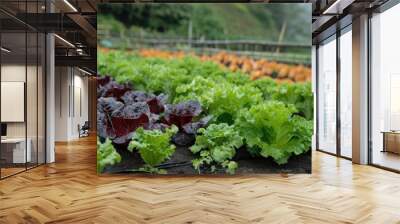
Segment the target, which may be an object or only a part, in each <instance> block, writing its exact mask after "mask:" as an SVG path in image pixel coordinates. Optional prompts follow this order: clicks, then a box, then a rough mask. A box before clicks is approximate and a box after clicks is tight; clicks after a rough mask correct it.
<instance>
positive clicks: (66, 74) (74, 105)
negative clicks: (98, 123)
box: [55, 67, 88, 141]
mask: <svg viewBox="0 0 400 224" xmlns="http://www.w3.org/2000/svg"><path fill="white" fill-rule="evenodd" d="M55 85H56V91H55V120H56V121H55V127H56V132H55V140H56V141H70V140H74V139H77V138H79V132H78V125H83V124H84V122H85V121H88V78H87V77H86V76H84V73H82V72H80V71H79V70H78V69H76V68H72V67H56V84H55ZM79 95H80V97H79ZM80 107H81V108H80ZM80 110H81V111H80Z"/></svg>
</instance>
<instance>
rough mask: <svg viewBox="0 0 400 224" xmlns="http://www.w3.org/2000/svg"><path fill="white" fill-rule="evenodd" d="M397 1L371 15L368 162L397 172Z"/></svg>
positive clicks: (399, 90)
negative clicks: (369, 142) (369, 144)
mask: <svg viewBox="0 0 400 224" xmlns="http://www.w3.org/2000/svg"><path fill="white" fill-rule="evenodd" d="M398 21H400V4H397V5H395V6H393V7H392V8H390V9H388V10H386V11H384V12H382V13H378V14H375V15H373V16H372V18H371V79H370V80H371V83H370V88H371V89H370V92H371V93H370V96H371V97H370V122H371V125H370V140H371V142H372V144H371V149H370V163H372V164H373V165H376V166H379V167H383V168H387V169H391V170H395V171H400V98H399V96H400V63H399V57H398V54H399V52H400V42H399V40H400V32H399V30H398Z"/></svg>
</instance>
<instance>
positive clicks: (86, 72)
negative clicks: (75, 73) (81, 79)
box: [78, 67, 92, 75]
mask: <svg viewBox="0 0 400 224" xmlns="http://www.w3.org/2000/svg"><path fill="white" fill-rule="evenodd" d="M78 70H79V71H81V72H83V73H85V74H87V75H92V74H91V73H90V72H88V71H86V70H83V69H81V68H79V67H78Z"/></svg>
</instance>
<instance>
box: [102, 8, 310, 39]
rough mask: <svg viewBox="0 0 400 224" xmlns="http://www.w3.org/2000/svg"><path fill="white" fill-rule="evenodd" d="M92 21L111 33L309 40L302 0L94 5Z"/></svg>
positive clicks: (306, 15) (307, 23) (308, 25)
mask: <svg viewBox="0 0 400 224" xmlns="http://www.w3.org/2000/svg"><path fill="white" fill-rule="evenodd" d="M99 12H100V13H99V17H98V20H99V21H98V24H101V26H102V28H105V29H108V30H110V31H114V32H126V31H127V30H130V31H133V32H135V33H137V35H141V36H146V35H147V36H161V37H181V38H186V37H187V35H188V29H189V24H190V23H191V25H192V33H193V38H197V39H251V40H265V41H278V40H279V35H280V33H281V30H282V27H284V24H286V29H285V32H284V35H283V39H282V41H283V42H294V43H299V44H310V39H311V37H310V33H311V25H310V23H311V8H310V7H309V5H307V4H290V5H286V4H258V3H257V4H256V3H254V4H243V3H231V4H222V3H220V4H218V3H210V4H204V3H203V4H199V3H198V4H195V3H192V4H187V3H186V4H100V5H99Z"/></svg>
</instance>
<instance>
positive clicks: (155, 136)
mask: <svg viewBox="0 0 400 224" xmlns="http://www.w3.org/2000/svg"><path fill="white" fill-rule="evenodd" d="M177 132H178V128H177V127H176V126H172V127H171V128H167V129H166V130H165V132H163V131H161V130H157V129H155V130H144V129H143V128H142V127H140V128H138V129H137V130H136V131H135V132H134V134H133V137H132V141H131V142H130V143H129V146H128V150H129V151H131V152H133V150H138V151H139V153H140V156H141V157H142V159H143V161H144V162H145V163H146V165H147V166H146V167H145V168H148V169H149V170H150V171H154V170H155V169H154V168H155V166H157V165H160V164H161V163H162V162H164V161H165V160H166V159H168V158H169V157H170V156H171V155H172V154H173V153H174V152H175V146H174V145H172V144H171V143H170V140H171V137H172V136H173V135H174V134H176V133H177Z"/></svg>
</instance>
